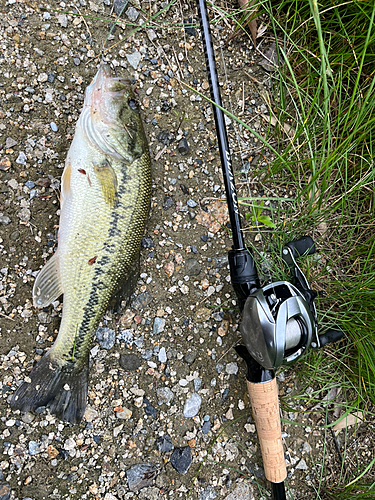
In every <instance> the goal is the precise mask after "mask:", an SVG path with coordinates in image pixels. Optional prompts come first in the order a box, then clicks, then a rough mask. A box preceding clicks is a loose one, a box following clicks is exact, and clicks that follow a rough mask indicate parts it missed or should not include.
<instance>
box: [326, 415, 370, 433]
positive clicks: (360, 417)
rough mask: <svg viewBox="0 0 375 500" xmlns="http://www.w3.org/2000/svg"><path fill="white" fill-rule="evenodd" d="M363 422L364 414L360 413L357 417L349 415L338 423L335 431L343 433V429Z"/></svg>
mask: <svg viewBox="0 0 375 500" xmlns="http://www.w3.org/2000/svg"><path fill="white" fill-rule="evenodd" d="M362 421H363V413H362V412H361V411H359V412H358V413H357V414H356V415H353V414H352V413H349V415H347V416H346V418H343V419H342V420H340V422H337V424H336V425H334V426H333V430H334V431H341V429H346V428H347V427H349V425H355V424H356V423H358V424H360V423H362Z"/></svg>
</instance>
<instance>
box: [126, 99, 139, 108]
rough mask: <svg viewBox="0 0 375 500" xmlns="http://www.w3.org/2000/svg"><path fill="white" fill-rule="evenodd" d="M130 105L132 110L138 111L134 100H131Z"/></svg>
mask: <svg viewBox="0 0 375 500" xmlns="http://www.w3.org/2000/svg"><path fill="white" fill-rule="evenodd" d="M128 104H129V108H130V109H137V103H136V101H135V100H134V99H129V100H128Z"/></svg>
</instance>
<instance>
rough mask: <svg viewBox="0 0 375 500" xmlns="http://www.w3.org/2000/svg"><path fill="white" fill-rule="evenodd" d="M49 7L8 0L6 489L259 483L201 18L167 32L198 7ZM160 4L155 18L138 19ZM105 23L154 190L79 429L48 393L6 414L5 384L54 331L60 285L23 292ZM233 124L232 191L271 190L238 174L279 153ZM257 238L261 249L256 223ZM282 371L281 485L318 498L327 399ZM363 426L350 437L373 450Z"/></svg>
mask: <svg viewBox="0 0 375 500" xmlns="http://www.w3.org/2000/svg"><path fill="white" fill-rule="evenodd" d="M41 4H42V5H43V6H45V9H40V8H38V5H37V3H36V2H33V1H21V0H19V1H17V0H9V1H7V2H5V1H4V0H1V2H0V7H1V13H2V16H1V19H0V43H1V54H0V67H1V72H0V73H1V74H0V98H1V104H0V249H1V266H0V267H1V269H0V278H1V283H0V325H1V330H0V354H1V359H0V363H1V364H0V380H1V382H2V398H1V399H0V415H1V420H0V432H1V434H0V444H1V446H0V462H1V463H0V466H1V467H0V481H1V482H2V490H0V497H1V498H2V499H5V498H8V497H9V495H10V493H9V495H8V492H10V490H11V491H12V497H13V498H16V499H26V498H31V499H33V500H39V499H42V498H52V499H63V498H64V499H65V498H71V499H76V498H87V499H94V498H95V499H102V498H103V499H105V500H115V499H123V498H124V499H130V498H147V499H155V500H157V499H166V498H188V497H189V498H192V499H196V498H199V499H200V500H209V499H214V498H218V499H219V498H223V499H226V500H236V499H252V498H255V499H260V498H268V497H269V490H268V489H267V488H268V486H267V484H266V482H265V481H264V473H263V469H262V461H261V457H260V453H259V445H258V441H257V436H256V433H255V427H254V424H253V421H252V418H251V416H250V409H249V402H248V397H247V394H246V384H245V367H244V364H243V362H242V361H241V360H240V359H239V358H238V357H237V356H236V353H235V351H234V349H233V346H234V345H235V344H236V343H237V342H238V341H239V339H240V334H239V328H238V326H239V321H240V317H239V314H238V310H237V309H236V302H235V296H234V293H233V290H232V288H231V285H230V279H229V269H228V264H227V252H228V250H229V249H230V246H231V240H230V237H229V233H228V228H227V226H226V224H227V216H226V208H225V202H224V201H223V198H224V189H223V183H222V178H221V174H220V160H219V155H218V150H217V147H216V136H215V131H214V128H213V116H212V111H211V107H210V104H209V103H207V102H205V100H204V98H202V97H201V96H200V95H199V94H196V93H194V91H193V89H195V90H198V91H199V92H200V93H201V94H203V95H206V96H208V95H209V94H208V92H209V91H208V83H207V77H206V73H205V67H204V58H203V55H202V47H201V43H200V39H199V32H198V30H197V28H194V27H185V29H182V28H180V29H171V25H172V23H181V21H182V20H189V21H191V18H194V19H196V13H195V11H194V9H193V8H192V6H190V5H189V4H185V3H182V4H180V3H175V4H174V5H172V6H171V7H167V6H168V4H167V2H151V3H147V2H142V3H141V4H140V5H138V6H137V4H136V3H135V4H134V5H133V6H132V7H131V8H130V9H129V7H130V4H129V6H128V7H126V9H125V12H124V14H123V16H122V18H123V20H124V21H125V23H124V24H122V25H121V26H120V25H117V26H116V27H114V26H113V25H112V24H110V23H109V22H108V19H110V13H111V12H112V10H113V9H112V4H111V2H110V1H109V0H108V1H104V2H102V1H99V0H96V1H89V2H86V1H83V0H81V1H80V2H79V3H77V5H76V4H73V3H64V2H61V3H60V4H57V3H55V2H51V3H50V4H48V3H44V2H41ZM121 4H122V2H121V1H116V2H115V7H116V9H118V8H120V7H121ZM52 7H53V8H56V9H58V11H56V12H55V11H53V10H51V9H52ZM163 7H166V8H165V11H164V14H163V15H160V16H157V17H155V20H154V21H153V22H152V23H150V24H148V25H147V29H145V28H144V29H141V30H138V31H136V32H135V33H133V34H131V30H132V29H133V28H134V25H137V24H140V23H142V20H143V22H145V21H146V20H147V19H148V18H149V17H150V15H151V16H156V14H157V13H158V12H159V11H160V10H161V9H163ZM73 13H75V14H76V15H72V14H73ZM79 14H84V15H85V16H87V17H85V18H82V17H80V16H79ZM214 14H215V16H218V15H219V10H218V9H216V10H214ZM103 19H104V20H103ZM105 19H107V21H106V20H105ZM113 21H114V17H113V16H112V22H113ZM220 27H221V28H220ZM219 28H220V29H218V30H215V46H216V49H217V53H218V70H219V74H220V81H221V82H222V95H223V99H224V101H225V105H226V106H227V107H228V108H229V109H230V107H232V110H233V113H234V114H237V115H239V116H241V118H242V119H244V120H245V121H246V122H248V123H251V124H252V126H253V127H254V129H255V130H257V132H258V133H259V134H262V135H264V134H265V133H266V131H267V130H268V124H267V122H268V119H267V114H268V113H269V111H268V109H269V108H268V96H269V95H272V78H271V74H270V73H269V72H267V71H266V70H265V69H264V68H263V67H261V66H260V65H259V64H260V62H261V61H262V59H263V57H262V56H261V55H260V54H259V53H257V52H256V51H254V49H253V47H252V46H251V43H250V42H249V40H248V39H245V38H243V39H238V40H235V41H234V42H233V43H232V44H231V45H230V46H229V47H228V48H223V49H222V50H221V49H219V46H220V42H219V40H225V37H226V36H227V34H228V33H229V32H230V29H231V26H230V23H229V22H228V21H225V22H223V23H221V24H220V25H219ZM109 30H112V35H110V37H109V40H108V41H107V43H106V47H107V48H108V47H111V46H112V45H113V48H112V49H110V50H108V51H107V52H106V57H107V58H108V59H110V60H112V63H113V65H114V66H115V67H116V68H117V71H118V73H119V74H121V75H127V76H128V77H129V78H130V79H132V83H133V85H134V87H136V88H137V89H138V98H139V102H140V104H141V110H142V116H143V119H144V123H145V128H146V133H147V135H148V138H149V145H150V152H151V158H152V169H153V193H152V203H151V212H150V216H149V218H148V222H147V230H146V233H145V237H144V239H143V241H142V249H141V274H140V279H139V281H138V284H137V287H136V289H135V292H134V295H133V296H132V297H131V299H130V302H128V303H127V304H126V303H125V302H123V304H122V308H121V310H120V311H119V312H117V311H116V312H108V313H107V314H106V315H105V317H104V318H103V321H102V324H101V328H100V329H99V332H98V335H97V337H98V338H97V339H95V340H94V342H93V345H92V352H91V361H92V368H91V376H90V383H89V396H88V407H87V411H86V414H85V417H84V420H83V422H82V423H81V424H79V425H74V426H73V425H70V424H66V423H64V422H61V421H59V420H57V419H56V418H55V417H54V416H53V415H50V414H49V412H48V410H47V409H45V408H40V409H39V410H38V411H37V412H36V413H33V414H31V413H30V414H20V413H19V412H17V411H11V410H10V408H9V405H8V399H9V396H10V395H11V394H12V393H13V392H14V390H15V388H16V386H17V385H18V384H19V383H20V381H21V380H23V378H24V377H25V376H26V375H27V373H29V371H30V369H31V367H32V366H33V364H34V362H35V360H37V359H39V358H40V356H41V355H42V354H43V353H44V352H45V350H47V349H48V348H49V347H50V346H51V345H52V343H53V341H54V339H55V337H56V333H57V331H58V328H59V321H60V315H61V310H62V298H60V300H59V301H56V302H54V304H53V306H51V307H49V308H46V309H45V310H36V309H35V308H34V307H33V306H32V300H31V291H32V286H33V282H34V279H35V276H36V274H37V272H38V271H39V269H40V268H41V267H42V266H43V264H44V263H45V262H46V260H47V259H48V258H49V257H50V255H51V254H52V253H53V251H54V249H55V246H56V233H57V229H58V224H59V189H60V178H61V174H62V169H63V166H64V161H65V157H66V153H67V150H68V148H69V145H70V142H71V139H72V137H73V134H74V127H75V122H76V120H77V118H78V116H79V113H80V109H81V107H82V103H83V96H84V90H85V87H86V86H87V85H88V84H89V83H90V81H91V79H92V77H93V75H94V74H95V72H96V67H97V63H98V59H97V57H98V56H100V53H101V49H102V44H103V42H104V40H105V39H106V37H107V35H108V34H109ZM268 46H269V43H268V45H267V42H266V41H265V42H264V50H266V49H267V47H268ZM224 61H225V69H224V64H223V62H224ZM263 63H264V61H263ZM229 96H230V98H231V100H230V102H229V100H228V97H229ZM228 129H229V135H230V138H231V140H232V149H233V150H234V152H235V154H234V160H235V164H236V170H237V173H238V172H242V173H241V174H240V175H238V178H237V180H238V185H239V189H240V194H242V195H243V196H244V195H252V196H259V195H260V196H262V195H263V194H264V193H269V192H271V193H273V191H272V186H271V187H268V186H264V185H262V184H261V182H260V180H259V179H257V180H254V179H253V178H248V177H247V173H248V172H249V170H250V169H253V167H254V166H255V165H256V164H258V163H259V162H260V163H264V164H265V165H266V164H267V162H268V161H272V156H271V155H270V153H269V152H268V151H267V150H262V147H261V144H260V142H259V141H258V139H257V138H256V137H255V136H254V135H253V134H250V133H249V132H246V131H244V130H241V129H239V128H234V123H233V122H229V121H228ZM236 134H237V135H238V136H239V139H238V140H237V139H236ZM268 189H269V190H270V191H268ZM273 194H274V193H273ZM277 195H278V196H280V197H286V196H290V192H289V190H288V189H287V188H285V189H284V190H280V189H279V191H278V192H277ZM251 238H252V239H253V241H255V245H257V246H258V248H259V250H262V239H261V238H260V236H259V234H258V232H257V231H255V232H253V233H252V236H251ZM279 381H280V392H281V395H282V396H283V401H284V405H283V411H284V414H283V416H284V417H285V419H286V420H288V421H289V423H286V424H285V425H284V426H283V432H284V434H283V435H284V438H285V447H286V450H287V453H286V457H287V463H288V477H289V480H288V484H289V488H290V490H291V493H290V494H291V496H290V498H302V496H303V497H304V498H306V499H307V498H309V499H313V498H316V497H317V496H316V495H317V494H316V492H315V488H317V485H318V484H319V477H320V474H321V470H322V467H323V471H324V472H323V473H324V475H325V476H326V477H327V478H328V482H331V483H332V484H334V483H335V482H336V481H337V479H338V476H339V474H340V464H339V460H338V459H337V458H336V456H335V450H334V444H333V441H332V439H331V435H330V434H329V433H328V434H327V431H324V430H323V429H321V428H320V425H321V424H324V422H325V415H324V412H321V411H319V408H316V409H315V411H314V412H312V413H311V412H310V411H311V406H312V405H309V404H308V402H306V401H305V400H293V399H291V396H292V395H293V394H294V393H295V391H296V380H295V377H294V374H293V371H292V370H291V371H283V372H282V373H281V374H280V376H279ZM306 386H307V384H306ZM314 390H315V389H314ZM309 392H310V393H312V392H313V389H312V388H308V389H307V394H309ZM314 394H315V397H316V393H314ZM325 395H326V394H325V393H324V391H323V392H322V393H321V397H322V398H323V396H325ZM293 401H294V402H293ZM293 422H297V423H298V424H299V425H294V424H293ZM357 432H359V433H360V432H361V431H360V428H359V431H358V430H357ZM359 435H360V434H359ZM359 435H358V434H357V437H356V439H355V440H353V442H352V443H351V446H353V449H355V447H356V446H357V447H360V446H361V447H362V448H361V450H363V453H367V448H366V443H365V442H364V441H362V444H361V442H360V440H359V439H358V437H359ZM331 453H332V455H330V454H331ZM327 456H330V457H331V459H330V460H329V466H327V463H323V462H324V460H326V461H327ZM2 494H3V496H1V495H2ZM293 495H294V496H293Z"/></svg>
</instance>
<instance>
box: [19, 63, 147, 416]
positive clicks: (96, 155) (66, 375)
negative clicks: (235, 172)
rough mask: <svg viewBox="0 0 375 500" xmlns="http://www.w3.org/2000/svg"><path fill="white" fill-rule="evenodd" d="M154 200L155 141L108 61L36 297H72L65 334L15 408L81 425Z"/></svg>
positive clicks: (73, 158) (89, 96) (93, 89)
mask: <svg viewBox="0 0 375 500" xmlns="http://www.w3.org/2000/svg"><path fill="white" fill-rule="evenodd" d="M150 195H151V170H150V156H149V151H148V143H147V140H146V137H145V133H144V130H143V126H142V122H141V118H140V115H139V112H138V109H137V103H136V101H135V99H134V96H133V94H132V91H131V89H130V87H129V82H128V81H127V80H124V79H122V78H119V77H115V76H114V75H113V73H112V71H111V68H110V67H109V65H108V64H106V63H102V64H101V65H100V68H99V70H98V72H97V74H96V76H95V77H94V80H93V82H92V83H91V85H89V86H88V87H87V89H86V94H85V101H84V105H83V110H82V113H81V115H80V117H79V119H78V122H77V126H76V131H75V135H74V138H73V141H72V144H71V147H70V149H69V152H68V155H67V159H66V162H65V169H64V172H63V175H62V179H61V212H60V225H59V236H58V248H57V251H56V253H55V254H54V255H53V257H52V258H51V259H50V260H49V261H48V262H47V263H46V265H45V266H44V267H43V269H42V270H41V271H40V273H39V274H38V276H37V278H36V280H35V284H34V289H33V299H34V305H35V306H36V307H45V306H47V305H49V304H51V303H52V302H53V301H54V300H56V299H57V298H58V297H59V296H60V295H61V294H63V295H64V298H63V300H64V302H63V314H62V320H61V325H60V330H59V334H58V336H57V338H56V341H55V343H54V344H53V346H52V347H51V349H50V350H49V351H48V352H47V353H46V354H45V355H44V356H43V357H42V358H41V359H40V360H39V361H38V363H37V364H36V365H35V367H34V368H33V370H32V372H31V373H30V375H29V377H26V378H25V381H24V382H23V383H22V385H20V387H18V389H17V390H16V392H15V393H14V395H13V397H12V399H11V406H12V408H14V409H20V410H22V411H32V410H35V409H36V408H38V407H39V406H46V405H48V406H49V407H50V410H51V412H52V413H54V414H56V415H57V416H58V417H59V418H61V419H62V420H66V421H68V422H72V423H76V422H79V421H80V420H81V419H82V417H83V414H84V411H85V408H86V399H87V391H88V376H89V350H90V345H91V341H92V337H93V334H94V332H95V330H96V328H97V326H98V324H99V321H100V319H101V317H102V315H103V314H104V312H105V311H106V308H107V306H108V303H109V301H110V300H111V298H112V297H113V296H114V295H115V294H116V293H117V292H118V290H119V287H120V286H121V283H122V282H123V281H124V280H126V279H127V278H129V275H131V274H132V273H133V264H134V261H135V259H136V258H137V256H138V254H139V248H140V242H141V238H142V235H143V232H144V227H145V221H146V217H147V214H148V209H149V205H150Z"/></svg>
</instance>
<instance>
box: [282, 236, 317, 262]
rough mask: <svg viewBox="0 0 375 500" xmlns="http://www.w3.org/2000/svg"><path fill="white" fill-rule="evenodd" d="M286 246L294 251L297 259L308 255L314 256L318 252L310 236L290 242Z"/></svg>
mask: <svg viewBox="0 0 375 500" xmlns="http://www.w3.org/2000/svg"><path fill="white" fill-rule="evenodd" d="M285 246H286V247H288V248H290V249H291V250H292V253H293V257H294V258H295V259H297V258H298V257H301V255H305V254H306V253H307V255H312V254H313V253H315V252H316V249H315V243H314V240H313V239H312V238H311V237H310V236H303V237H302V238H300V239H299V240H295V241H290V242H289V243H287V244H286V245H285Z"/></svg>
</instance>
